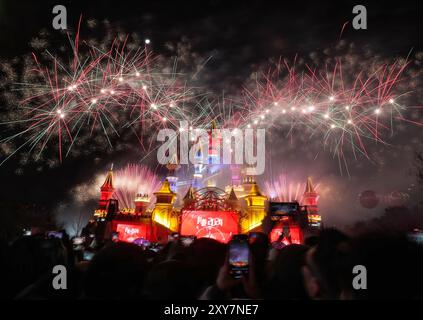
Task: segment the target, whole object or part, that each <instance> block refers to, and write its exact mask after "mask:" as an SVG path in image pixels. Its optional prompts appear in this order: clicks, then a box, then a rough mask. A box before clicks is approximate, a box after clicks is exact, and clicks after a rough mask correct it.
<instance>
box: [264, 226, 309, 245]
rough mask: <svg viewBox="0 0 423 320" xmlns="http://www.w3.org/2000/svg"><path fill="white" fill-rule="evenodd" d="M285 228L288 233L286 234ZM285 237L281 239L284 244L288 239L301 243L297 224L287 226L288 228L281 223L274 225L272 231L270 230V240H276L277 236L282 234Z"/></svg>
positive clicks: (300, 234)
mask: <svg viewBox="0 0 423 320" xmlns="http://www.w3.org/2000/svg"><path fill="white" fill-rule="evenodd" d="M287 229H288V230H289V232H288V234H286V233H287V232H286V231H287ZM284 232H285V234H284V236H285V237H286V238H284V239H283V240H282V242H284V243H285V244H287V243H286V241H288V240H289V242H290V243H296V244H301V243H302V231H301V229H300V227H299V226H295V225H294V226H293V225H291V226H289V228H287V227H284V226H283V225H282V224H278V225H276V226H275V227H274V228H273V229H272V231H271V232H270V242H277V241H278V240H279V237H280V236H281V235H282V234H283V233H284Z"/></svg>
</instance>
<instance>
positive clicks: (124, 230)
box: [116, 223, 149, 242]
mask: <svg viewBox="0 0 423 320" xmlns="http://www.w3.org/2000/svg"><path fill="white" fill-rule="evenodd" d="M116 232H119V241H125V242H132V241H134V240H135V239H138V238H144V239H147V236H148V233H149V232H148V226H147V225H135V224H123V223H118V224H117V225H116Z"/></svg>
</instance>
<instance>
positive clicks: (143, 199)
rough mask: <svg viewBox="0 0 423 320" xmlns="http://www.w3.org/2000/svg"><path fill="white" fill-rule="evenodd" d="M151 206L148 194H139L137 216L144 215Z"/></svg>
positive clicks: (136, 205) (137, 197)
mask: <svg viewBox="0 0 423 320" xmlns="http://www.w3.org/2000/svg"><path fill="white" fill-rule="evenodd" d="M149 204H150V197H149V196H148V194H141V193H138V194H137V195H136V197H135V214H136V215H144V214H145V212H146V211H147V208H148V206H149Z"/></svg>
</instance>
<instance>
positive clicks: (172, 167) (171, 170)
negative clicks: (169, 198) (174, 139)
mask: <svg viewBox="0 0 423 320" xmlns="http://www.w3.org/2000/svg"><path fill="white" fill-rule="evenodd" d="M179 167H180V166H179V164H178V156H177V155H176V154H174V155H173V157H172V159H171V160H170V161H169V163H168V164H167V165H166V168H167V170H168V174H167V177H166V179H167V181H169V184H170V189H171V190H172V191H173V192H177V186H176V183H177V182H178V177H177V176H176V174H175V173H176V171H177V170H178V169H179Z"/></svg>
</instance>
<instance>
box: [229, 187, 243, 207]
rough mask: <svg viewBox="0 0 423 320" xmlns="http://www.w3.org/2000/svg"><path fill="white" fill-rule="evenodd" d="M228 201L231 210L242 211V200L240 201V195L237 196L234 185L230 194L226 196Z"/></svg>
mask: <svg viewBox="0 0 423 320" xmlns="http://www.w3.org/2000/svg"><path fill="white" fill-rule="evenodd" d="M226 203H227V204H228V207H229V208H230V209H231V210H234V211H240V210H241V204H240V201H239V199H238V197H237V196H236V194H235V190H234V188H233V187H232V188H231V191H230V192H229V195H228V197H227V198H226Z"/></svg>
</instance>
